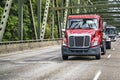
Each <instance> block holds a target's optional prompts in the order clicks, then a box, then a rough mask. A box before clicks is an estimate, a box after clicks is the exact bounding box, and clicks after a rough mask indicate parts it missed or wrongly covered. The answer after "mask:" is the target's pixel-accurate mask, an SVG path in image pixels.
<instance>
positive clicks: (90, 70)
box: [0, 39, 120, 80]
mask: <svg viewBox="0 0 120 80" xmlns="http://www.w3.org/2000/svg"><path fill="white" fill-rule="evenodd" d="M0 80H120V39H118V40H117V41H116V42H112V49H110V50H107V54H106V55H103V56H102V58H101V60H96V59H95V56H79V57H78V56H77V57H76V56H75V57H69V60H66V61H63V60H62V57H61V46H60V45H55V46H48V47H43V48H37V49H32V50H25V51H18V52H14V53H10V54H6V55H0Z"/></svg>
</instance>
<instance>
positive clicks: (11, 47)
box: [0, 40, 61, 54]
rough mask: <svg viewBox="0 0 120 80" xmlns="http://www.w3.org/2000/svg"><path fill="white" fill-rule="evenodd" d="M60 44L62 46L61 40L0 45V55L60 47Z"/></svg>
mask: <svg viewBox="0 0 120 80" xmlns="http://www.w3.org/2000/svg"><path fill="white" fill-rule="evenodd" d="M58 44H61V40H57V41H43V42H27V43H13V44H3V45H0V54H4V53H10V52H14V51H21V50H26V49H33V48H40V47H45V46H50V45H58Z"/></svg>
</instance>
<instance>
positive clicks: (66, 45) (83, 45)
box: [61, 15, 106, 60]
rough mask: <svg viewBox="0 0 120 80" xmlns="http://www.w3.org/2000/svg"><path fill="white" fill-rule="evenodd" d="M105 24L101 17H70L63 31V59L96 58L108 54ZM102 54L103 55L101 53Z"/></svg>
mask: <svg viewBox="0 0 120 80" xmlns="http://www.w3.org/2000/svg"><path fill="white" fill-rule="evenodd" d="M103 31H104V30H103V22H102V19H101V17H100V16H99V15H69V16H68V20H67V24H66V29H63V32H64V37H63V41H62V48H61V50H62V58H63V60H67V59H68V56H95V57H96V59H100V58H101V54H105V53H106V39H105V38H104V37H103ZM101 52H102V53H101Z"/></svg>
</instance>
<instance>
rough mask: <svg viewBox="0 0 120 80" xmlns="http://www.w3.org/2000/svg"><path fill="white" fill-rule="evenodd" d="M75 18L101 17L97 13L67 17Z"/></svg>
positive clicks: (69, 17)
mask: <svg viewBox="0 0 120 80" xmlns="http://www.w3.org/2000/svg"><path fill="white" fill-rule="evenodd" d="M77 18H86V19H87V18H97V19H99V18H101V17H100V16H99V15H69V16H68V19H77Z"/></svg>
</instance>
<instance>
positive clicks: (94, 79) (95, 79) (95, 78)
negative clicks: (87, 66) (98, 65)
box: [93, 70, 101, 80]
mask: <svg viewBox="0 0 120 80" xmlns="http://www.w3.org/2000/svg"><path fill="white" fill-rule="evenodd" d="M100 74H101V70H99V71H98V72H97V73H96V75H95V77H94V78H93V80H98V78H99V76H100Z"/></svg>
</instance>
